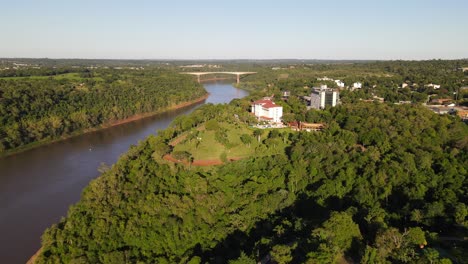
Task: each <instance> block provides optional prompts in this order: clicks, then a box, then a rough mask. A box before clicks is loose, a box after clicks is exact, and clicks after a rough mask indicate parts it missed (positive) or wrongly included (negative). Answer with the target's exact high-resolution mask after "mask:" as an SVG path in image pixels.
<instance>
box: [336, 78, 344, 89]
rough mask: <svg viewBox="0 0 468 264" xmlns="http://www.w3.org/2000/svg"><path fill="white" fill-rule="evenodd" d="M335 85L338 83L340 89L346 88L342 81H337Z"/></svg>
mask: <svg viewBox="0 0 468 264" xmlns="http://www.w3.org/2000/svg"><path fill="white" fill-rule="evenodd" d="M335 83H336V85H337V86H338V87H340V88H344V86H345V83H344V82H342V81H340V80H335Z"/></svg>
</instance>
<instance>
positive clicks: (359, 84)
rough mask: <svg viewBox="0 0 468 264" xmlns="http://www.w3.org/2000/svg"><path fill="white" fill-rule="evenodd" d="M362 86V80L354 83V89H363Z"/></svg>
mask: <svg viewBox="0 0 468 264" xmlns="http://www.w3.org/2000/svg"><path fill="white" fill-rule="evenodd" d="M361 88H362V83H360V82H355V83H353V89H361Z"/></svg>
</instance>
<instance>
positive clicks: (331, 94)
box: [304, 85, 340, 109]
mask: <svg viewBox="0 0 468 264" xmlns="http://www.w3.org/2000/svg"><path fill="white" fill-rule="evenodd" d="M339 96H340V93H339V92H338V91H336V90H333V89H330V88H327V86H326V85H322V86H321V87H320V88H318V87H314V88H312V93H311V94H310V97H309V96H306V97H304V98H305V99H306V100H307V101H308V107H307V108H309V109H310V108H314V109H324V108H325V107H326V106H332V107H334V106H336V105H337V104H338V102H339V99H340V97H339Z"/></svg>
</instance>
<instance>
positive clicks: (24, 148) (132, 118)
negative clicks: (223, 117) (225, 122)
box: [0, 93, 210, 158]
mask: <svg viewBox="0 0 468 264" xmlns="http://www.w3.org/2000/svg"><path fill="white" fill-rule="evenodd" d="M209 96H210V94H209V93H206V94H204V95H203V96H201V97H199V98H197V99H194V100H191V101H187V102H184V103H179V104H176V105H173V106H170V107H165V108H162V109H160V110H157V111H154V112H149V113H141V114H136V115H133V116H130V117H128V118H125V119H120V120H116V121H113V122H108V123H105V124H102V125H99V126H97V127H93V128H88V129H85V130H81V131H75V132H74V133H72V134H69V135H64V136H61V137H60V138H56V139H50V140H44V141H37V142H33V143H30V144H28V145H25V146H22V147H19V148H17V149H14V150H11V151H6V152H5V153H1V154H0V158H5V157H8V156H12V155H15V154H19V153H21V152H24V151H27V150H31V149H34V148H38V147H42V146H45V145H48V144H52V143H55V142H59V141H63V140H66V139H69V138H72V137H76V136H80V135H83V134H86V133H91V132H95V131H98V130H104V129H107V128H110V127H114V126H118V125H122V124H126V123H130V122H133V121H137V120H140V119H144V118H147V117H151V116H154V115H157V114H162V113H165V112H168V111H173V110H177V109H180V108H184V107H186V106H190V105H194V104H197V103H201V102H203V101H204V100H206V99H207V98H208V97H209Z"/></svg>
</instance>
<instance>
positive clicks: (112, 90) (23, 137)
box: [0, 68, 206, 155]
mask: <svg viewBox="0 0 468 264" xmlns="http://www.w3.org/2000/svg"><path fill="white" fill-rule="evenodd" d="M1 73H2V75H3V76H6V77H3V78H0V155H1V154H2V153H6V152H8V151H12V150H13V151H14V150H16V149H18V148H20V147H23V146H28V145H31V144H34V143H36V142H40V141H48V140H53V139H57V138H60V137H62V136H66V135H70V134H74V133H79V132H80V131H84V130H86V129H90V128H95V127H98V126H100V125H103V124H108V123H112V122H115V121H118V120H122V119H126V118H128V117H131V116H134V115H138V114H143V113H152V112H156V111H160V110H164V109H167V108H170V107H173V106H175V105H177V104H179V103H183V102H187V101H191V100H194V99H197V98H200V97H201V96H203V95H204V94H206V91H205V90H204V89H203V87H202V86H201V85H200V84H198V83H196V82H195V81H194V80H193V78H191V77H190V76H180V74H178V73H177V72H174V71H171V70H164V69H156V68H153V69H146V70H143V69H139V70H128V69H127V70H117V69H104V68H102V69H99V70H96V69H87V68H80V69H72V68H41V69H23V70H15V71H2V72H1Z"/></svg>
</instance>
